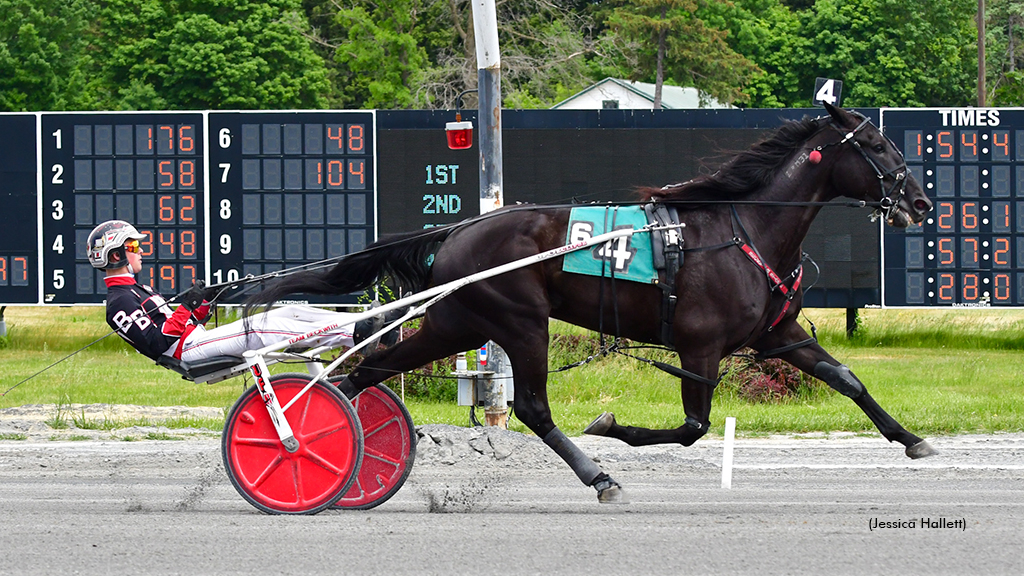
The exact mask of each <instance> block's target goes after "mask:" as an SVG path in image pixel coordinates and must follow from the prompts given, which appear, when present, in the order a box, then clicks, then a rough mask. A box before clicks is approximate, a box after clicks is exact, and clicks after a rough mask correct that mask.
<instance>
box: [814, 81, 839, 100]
mask: <svg viewBox="0 0 1024 576" xmlns="http://www.w3.org/2000/svg"><path fill="white" fill-rule="evenodd" d="M842 96H843V81H842V80H833V79H832V78H815V80H814V98H812V99H811V102H812V103H813V104H814V105H815V106H821V103H822V102H828V103H829V104H831V105H833V106H839V101H840V99H841V98H842Z"/></svg>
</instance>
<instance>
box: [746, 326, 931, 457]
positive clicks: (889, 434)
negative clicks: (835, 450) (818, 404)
mask: <svg viewBox="0 0 1024 576" xmlns="http://www.w3.org/2000/svg"><path fill="white" fill-rule="evenodd" d="M806 339H807V333H806V332H805V331H804V329H803V328H801V327H800V326H799V325H798V324H797V323H796V322H795V321H794V322H791V323H789V325H788V326H787V327H786V330H785V331H784V332H783V333H781V334H780V335H779V337H778V338H777V341H775V342H772V343H771V345H768V346H760V345H761V344H762V343H760V342H759V343H758V344H759V346H758V347H756V348H755V349H760V350H770V349H772V348H775V347H778V346H784V345H786V344H788V343H791V342H800V341H802V340H806ZM778 357H779V358H781V359H782V360H785V361H786V362H789V363H790V364H792V365H793V366H796V367H797V368H799V369H800V370H801V371H803V372H804V373H806V374H809V375H811V376H814V377H815V378H818V379H819V380H822V381H824V382H825V383H826V384H828V385H829V386H830V387H831V388H833V389H834V390H836V391H837V392H839V393H840V394H842V395H843V396H846V397H848V398H850V399H851V400H853V402H854V403H855V404H857V406H859V407H860V409H861V410H863V411H864V414H866V415H867V417H868V418H870V419H871V422H872V423H874V425H875V427H877V428H878V431H879V432H881V433H882V436H884V437H885V438H886V439H887V440H889V441H890V442H899V443H900V444H903V445H904V446H906V454H907V456H909V457H911V458H915V459H916V458H925V457H927V456H932V455H935V454H938V451H937V450H935V449H934V448H932V446H931V444H929V443H928V442H927V441H926V440H922V439H921V438H919V437H917V436H915V435H913V434H911V433H910V432H908V431H907V430H906V429H905V428H904V427H903V426H901V425H900V423H899V422H897V421H896V419H895V418H893V417H892V416H890V415H889V414H888V413H887V412H886V411H885V410H883V409H882V407H881V406H879V405H878V402H875V399H874V398H872V397H871V395H870V394H868V390H867V388H866V387H865V386H864V383H863V382H861V381H860V379H859V378H857V376H856V375H854V373H853V372H851V371H850V369H849V368H847V367H846V366H845V365H844V364H841V363H840V362H839V361H838V360H836V359H835V358H833V357H832V355H831V354H829V353H828V352H826V351H825V349H824V348H822V347H821V346H820V345H818V343H817V342H815V343H814V344H810V345H807V346H804V347H802V348H797V349H796V350H791V351H789V352H786V353H783V354H779V355H778Z"/></svg>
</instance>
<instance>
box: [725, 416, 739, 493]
mask: <svg viewBox="0 0 1024 576" xmlns="http://www.w3.org/2000/svg"><path fill="white" fill-rule="evenodd" d="M735 439H736V419H735V418H733V417H732V416H728V417H726V419H725V449H724V450H723V453H722V488H724V489H726V490H729V489H730V488H732V447H733V444H734V443H735Z"/></svg>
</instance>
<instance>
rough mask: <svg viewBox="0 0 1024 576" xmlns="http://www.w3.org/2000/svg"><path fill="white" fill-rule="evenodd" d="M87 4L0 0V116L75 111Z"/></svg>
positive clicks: (72, 0)
mask: <svg viewBox="0 0 1024 576" xmlns="http://www.w3.org/2000/svg"><path fill="white" fill-rule="evenodd" d="M94 8H95V7H94V5H93V2H92V1H91V0H0V15H2V16H0V111H11V112H21V111H35V110H66V109H75V108H76V106H77V105H78V104H79V103H80V98H81V93H82V88H83V85H84V82H83V77H82V75H81V73H80V72H79V69H80V68H79V67H80V64H81V62H82V61H83V60H84V59H86V47H87V43H86V38H85V31H86V29H87V27H88V26H89V17H90V14H91V12H92V11H93V10H94Z"/></svg>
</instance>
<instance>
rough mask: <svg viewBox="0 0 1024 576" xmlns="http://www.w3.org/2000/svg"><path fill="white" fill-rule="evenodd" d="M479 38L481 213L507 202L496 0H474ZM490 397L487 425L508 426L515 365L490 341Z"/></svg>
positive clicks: (487, 409)
mask: <svg viewBox="0 0 1024 576" xmlns="http://www.w3.org/2000/svg"><path fill="white" fill-rule="evenodd" d="M473 30H474V37H475V39H476V65H477V97H478V99H479V103H480V104H479V106H480V111H479V114H478V116H477V120H478V122H479V123H480V213H481V214H486V213H487V212H490V211H492V210H496V209H498V208H501V207H502V206H503V205H504V198H503V196H502V182H501V170H502V168H501V166H502V163H501V54H500V52H499V50H498V15H497V10H496V9H495V6H494V0H473ZM486 370H490V371H493V372H494V378H492V379H488V381H489V382H488V392H487V393H486V394H485V397H486V398H487V399H488V401H487V402H486V404H485V406H484V414H485V416H486V419H485V423H486V424H487V425H488V426H500V427H502V428H507V427H508V404H507V403H506V401H505V388H506V387H509V388H510V390H511V387H512V386H513V383H512V365H511V364H510V363H509V361H508V356H507V355H506V354H505V351H504V350H502V349H501V347H500V346H498V345H497V344H495V343H494V342H488V343H487V368H486Z"/></svg>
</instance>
